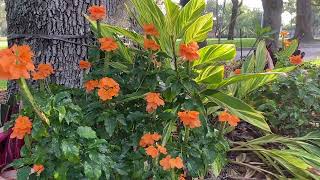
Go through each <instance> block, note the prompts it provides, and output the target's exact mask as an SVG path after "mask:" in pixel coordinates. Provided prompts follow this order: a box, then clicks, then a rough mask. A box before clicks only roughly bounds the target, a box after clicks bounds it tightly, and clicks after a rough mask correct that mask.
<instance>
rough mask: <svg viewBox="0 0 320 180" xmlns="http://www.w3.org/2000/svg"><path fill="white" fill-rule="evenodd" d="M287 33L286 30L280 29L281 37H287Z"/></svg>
mask: <svg viewBox="0 0 320 180" xmlns="http://www.w3.org/2000/svg"><path fill="white" fill-rule="evenodd" d="M288 35H289V32H288V31H281V32H280V36H281V37H287V36H288Z"/></svg>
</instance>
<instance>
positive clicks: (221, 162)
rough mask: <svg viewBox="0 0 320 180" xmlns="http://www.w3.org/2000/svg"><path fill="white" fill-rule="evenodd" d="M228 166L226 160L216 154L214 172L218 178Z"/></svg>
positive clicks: (213, 164)
mask: <svg viewBox="0 0 320 180" xmlns="http://www.w3.org/2000/svg"><path fill="white" fill-rule="evenodd" d="M226 164H227V161H226V158H225V157H224V156H223V155H222V154H221V153H218V154H216V157H215V159H214V161H213V163H212V172H213V174H214V175H215V176H216V177H218V176H219V175H220V173H221V171H222V169H223V167H224V166H225V165H226Z"/></svg>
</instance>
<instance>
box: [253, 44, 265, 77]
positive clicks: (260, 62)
mask: <svg viewBox="0 0 320 180" xmlns="http://www.w3.org/2000/svg"><path fill="white" fill-rule="evenodd" d="M266 57H267V48H266V43H265V42H264V41H260V42H259V44H258V46H257V50H256V60H257V61H256V63H255V72H264V68H265V66H266V62H267V58H266Z"/></svg>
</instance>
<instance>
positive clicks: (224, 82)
mask: <svg viewBox="0 0 320 180" xmlns="http://www.w3.org/2000/svg"><path fill="white" fill-rule="evenodd" d="M283 74H284V73H282V72H268V73H255V74H240V75H235V76H231V77H229V78H226V79H224V80H222V81H221V82H220V83H212V84H210V86H208V88H209V89H217V88H222V87H225V86H228V85H230V84H234V83H238V82H241V81H247V80H255V79H258V78H259V79H260V78H263V77H269V78H270V80H271V78H272V79H273V78H276V77H277V76H278V75H283Z"/></svg>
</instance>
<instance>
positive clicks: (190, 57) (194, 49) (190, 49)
mask: <svg viewBox="0 0 320 180" xmlns="http://www.w3.org/2000/svg"><path fill="white" fill-rule="evenodd" d="M198 49H199V46H198V44H197V43H196V42H191V43H189V44H180V50H179V54H180V56H181V57H182V58H183V59H184V60H187V61H190V62H192V61H194V60H196V59H199V58H200V55H199V52H198Z"/></svg>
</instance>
